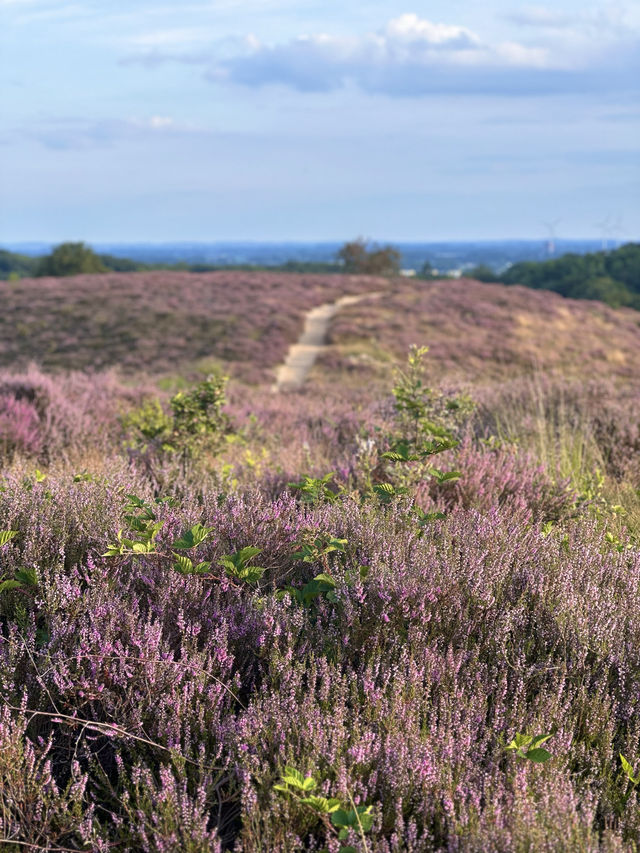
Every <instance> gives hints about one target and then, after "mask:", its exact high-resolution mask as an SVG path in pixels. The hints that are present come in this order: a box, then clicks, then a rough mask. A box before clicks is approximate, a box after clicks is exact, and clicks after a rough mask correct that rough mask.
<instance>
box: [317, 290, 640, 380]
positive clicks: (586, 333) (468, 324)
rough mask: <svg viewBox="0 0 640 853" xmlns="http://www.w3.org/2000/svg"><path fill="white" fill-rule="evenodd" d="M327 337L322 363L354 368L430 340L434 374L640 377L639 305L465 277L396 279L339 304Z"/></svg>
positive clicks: (377, 363) (399, 357) (471, 377)
mask: <svg viewBox="0 0 640 853" xmlns="http://www.w3.org/2000/svg"><path fill="white" fill-rule="evenodd" d="M330 342H331V343H332V344H333V345H334V346H335V347H336V348H337V349H336V350H335V351H334V352H333V353H330V354H329V355H328V356H327V365H328V366H331V365H333V366H334V368H338V369H344V368H345V367H351V369H353V370H355V371H356V375H357V371H358V369H359V370H360V372H362V371H366V370H367V367H368V368H369V371H370V370H371V368H372V367H376V366H378V367H382V368H384V366H385V363H386V362H388V361H389V360H396V361H398V360H402V359H403V358H404V356H405V354H406V352H407V349H408V347H409V346H410V345H411V344H418V345H423V344H426V345H428V346H429V347H430V369H431V371H432V373H433V374H434V376H437V377H439V378H441V377H443V376H447V377H450V378H456V379H458V380H463V381H466V382H468V381H470V380H476V381H477V380H484V379H496V378H499V379H503V378H505V377H513V376H517V375H519V374H522V373H528V374H531V373H532V372H536V371H538V372H539V371H544V372H549V371H558V372H560V373H562V375H564V376H574V377H578V378H588V379H593V378H596V377H598V378H603V379H611V378H619V379H624V380H636V379H637V377H638V376H639V375H640V320H639V315H638V312H636V311H632V310H614V309H613V308H609V307H608V306H607V305H603V304H602V303H598V302H585V301H577V300H572V299H564V298H562V297H561V296H559V295H557V294H554V293H549V292H548V291H536V290H530V289H528V288H524V287H511V288H506V287H504V286H503V285H499V284H483V283H480V282H477V281H471V280H469V279H459V280H457V281H436V282H419V283H412V284H411V286H407V285H406V284H405V285H400V284H397V283H396V284H394V285H393V287H392V289H391V291H390V292H389V293H388V295H387V296H385V298H384V299H380V300H368V301H364V302H360V303H358V305H356V306H353V307H351V308H348V307H347V308H345V309H344V310H343V311H341V312H340V314H339V315H338V316H337V317H336V319H335V320H334V322H333V324H332V330H331V337H330Z"/></svg>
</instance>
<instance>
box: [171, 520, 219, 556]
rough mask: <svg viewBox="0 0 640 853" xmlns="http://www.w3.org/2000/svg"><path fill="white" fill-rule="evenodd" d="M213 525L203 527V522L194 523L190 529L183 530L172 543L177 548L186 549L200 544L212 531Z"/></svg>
mask: <svg viewBox="0 0 640 853" xmlns="http://www.w3.org/2000/svg"><path fill="white" fill-rule="evenodd" d="M212 530H213V527H205V526H204V525H203V524H199V523H198V524H194V525H193V527H192V528H191V529H190V530H187V531H185V533H183V534H182V536H181V537H180V538H179V539H176V541H175V542H174V543H173V547H174V548H177V549H178V550H181V551H183V550H186V549H189V548H195V547H196V546H197V545H201V544H202V543H203V542H204V541H205V539H206V538H207V537H208V536H209V534H210V533H211V532H212Z"/></svg>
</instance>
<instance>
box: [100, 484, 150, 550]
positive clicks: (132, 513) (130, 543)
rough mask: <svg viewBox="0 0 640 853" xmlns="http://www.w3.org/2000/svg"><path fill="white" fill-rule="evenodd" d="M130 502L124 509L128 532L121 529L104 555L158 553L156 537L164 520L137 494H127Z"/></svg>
mask: <svg viewBox="0 0 640 853" xmlns="http://www.w3.org/2000/svg"><path fill="white" fill-rule="evenodd" d="M127 498H128V503H127V504H126V506H125V509H124V520H125V521H126V522H127V533H128V535H127V536H125V535H124V530H119V531H118V534H117V541H116V542H113V543H110V544H109V545H108V546H107V550H106V551H105V552H104V554H103V555H102V556H103V557H124V556H141V555H143V554H156V553H157V544H156V538H157V536H158V534H159V532H160V530H161V529H162V527H163V525H164V522H163V521H158V520H157V516H156V509H155V507H153V506H152V505H151V504H149V503H147V502H146V501H145V500H143V499H142V498H139V497H138V496H137V495H127Z"/></svg>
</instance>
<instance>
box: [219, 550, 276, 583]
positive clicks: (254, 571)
mask: <svg viewBox="0 0 640 853" xmlns="http://www.w3.org/2000/svg"><path fill="white" fill-rule="evenodd" d="M261 553H262V548H256V547H255V546H253V545H247V546H246V547H245V548H241V549H240V550H239V551H236V552H235V553H234V554H225V555H224V556H223V557H220V559H219V560H218V565H219V566H220V567H221V568H223V569H224V570H225V573H226V575H227V577H230V578H233V579H235V580H239V581H244V582H245V583H257V582H258V581H259V580H260V578H261V577H262V575H263V574H264V573H265V571H266V569H264V568H262V567H261V566H251V565H249V564H250V562H251V560H253V558H254V557H257V556H258V554H261Z"/></svg>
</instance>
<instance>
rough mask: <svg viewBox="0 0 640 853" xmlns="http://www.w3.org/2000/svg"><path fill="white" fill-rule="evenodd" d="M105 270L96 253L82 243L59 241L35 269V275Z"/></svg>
mask: <svg viewBox="0 0 640 853" xmlns="http://www.w3.org/2000/svg"><path fill="white" fill-rule="evenodd" d="M102 272H107V268H106V267H105V266H104V264H103V263H102V261H101V260H100V258H99V257H98V255H96V253H95V252H94V251H93V249H91V248H90V247H89V246H87V245H85V244H84V243H61V244H60V245H59V246H56V247H55V248H54V250H53V251H52V252H51V254H50V255H46V256H45V257H44V258H42V260H41V261H40V263H39V264H38V267H37V269H36V275H37V276H47V275H51V276H66V275H81V274H85V275H86V274H91V273H102Z"/></svg>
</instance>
